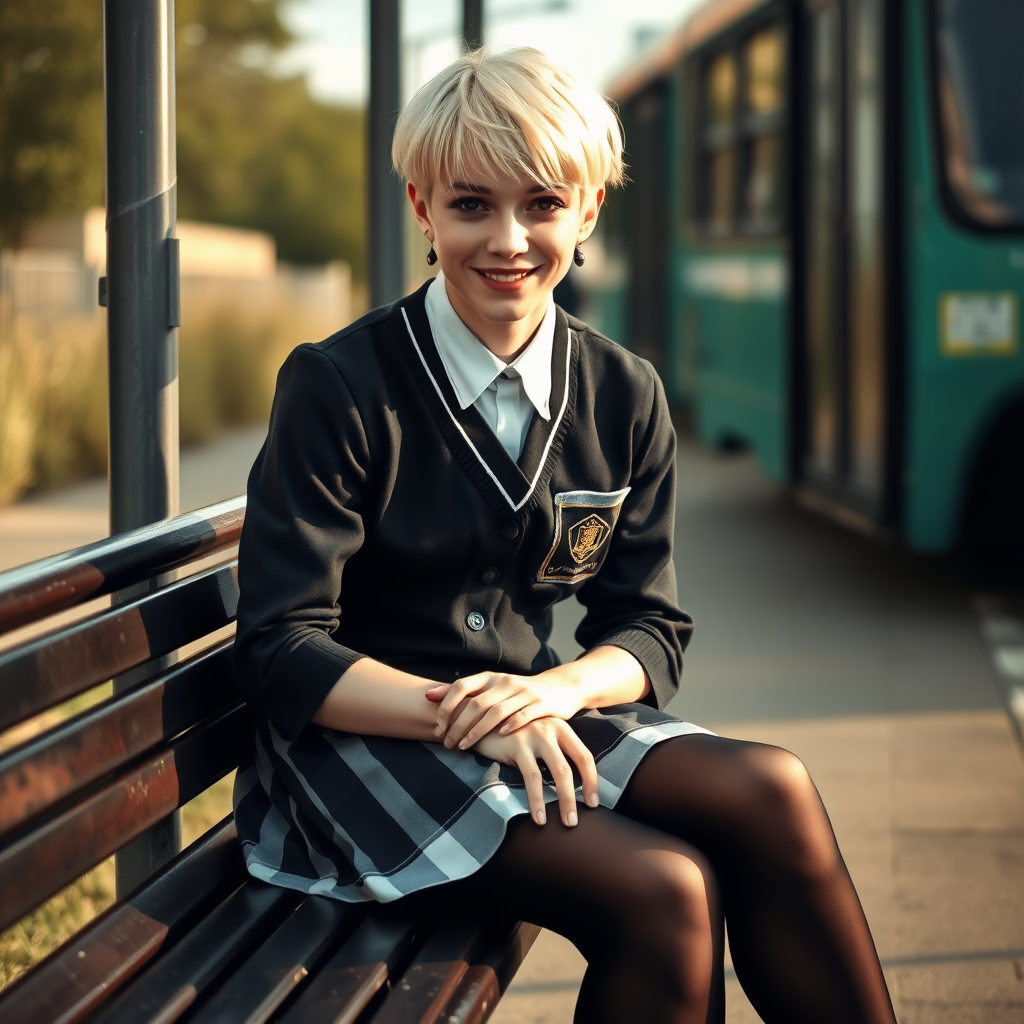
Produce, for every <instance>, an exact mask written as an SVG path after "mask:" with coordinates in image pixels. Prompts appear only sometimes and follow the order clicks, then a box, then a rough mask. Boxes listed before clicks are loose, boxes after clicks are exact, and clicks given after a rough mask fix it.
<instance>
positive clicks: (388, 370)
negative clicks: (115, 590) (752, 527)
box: [234, 286, 692, 737]
mask: <svg viewBox="0 0 1024 1024" xmlns="http://www.w3.org/2000/svg"><path fill="white" fill-rule="evenodd" d="M425 290H426V286H424V287H423V288H421V289H420V290H419V291H418V292H416V293H415V294H413V295H410V296H407V297H406V298H404V299H402V300H400V301H399V302H397V303H395V304H394V305H392V306H388V307H385V308H382V309H378V310H375V311H373V312H372V313H369V314H368V315H367V316H365V317H363V318H362V319H361V320H358V321H357V322H356V323H354V324H352V325H351V326H350V327H347V328H346V329H345V330H343V331H340V332H338V333H337V334H335V335H333V336H332V337H330V338H328V339H327V340H326V341H323V342H320V343H319V344H316V345H301V346H299V347H298V348H296V349H295V350H294V351H293V352H292V353H291V355H290V356H289V357H288V359H287V361H286V362H285V364H284V366H283V367H282V368H281V371H280V374H279V375H278V380H277V393H276V396H275V399H274V407H273V411H272V413H271V418H270V431H269V434H268V436H267V440H266V443H265V444H264V446H263V449H262V450H261V451H260V454H259V456H258V457H257V459H256V462H255V464H254V465H253V468H252V472H251V473H250V475H249V485H248V493H249V500H248V508H247V511H246V517H245V525H244V527H243V530H242V538H241V544H240V549H239V587H240V598H239V604H238V631H237V637H236V641H235V646H234V651H235V654H234V660H235V673H236V678H237V681H238V685H239V688H240V690H241V693H242V695H243V696H244V697H245V698H246V700H247V701H249V702H250V704H252V705H254V706H255V708H256V709H257V710H258V711H259V712H261V713H263V714H265V715H267V716H269V717H270V718H272V719H273V720H274V721H276V722H277V723H278V724H279V725H280V726H281V727H282V728H283V729H284V730H285V732H287V733H288V734H289V735H290V736H292V737H296V736H298V734H299V733H300V732H301V731H302V729H303V728H304V727H305V725H306V724H307V723H308V722H309V720H310V718H311V717H312V716H313V715H314V714H315V712H316V710H317V708H318V707H319V706H320V704H321V703H322V701H323V699H324V697H326V695H327V693H328V691H329V690H330V689H331V687H332V686H333V685H334V683H335V682H336V681H337V679H338V678H339V677H340V676H341V674H342V673H343V672H344V671H345V670H346V669H347V668H348V667H349V666H350V665H352V664H353V663H354V662H355V661H357V660H358V659H359V658H360V657H363V656H369V657H373V658H376V659H377V660H379V661H382V662H386V663H387V664H389V665H393V666H395V667H397V668H401V669H404V670H406V671H409V672H414V673H417V674H419V675H422V676H425V677H427V678H430V679H437V680H442V681H445V682H451V681H452V680H454V679H456V678H458V677H459V676H463V675H468V674H470V673H473V672H478V671H482V670H484V669H494V670H500V671H508V672H515V673H525V674H535V673H537V672H541V671H543V670H544V669H547V668H550V667H551V666H553V665H555V664H557V663H558V659H557V656H556V655H555V653H554V651H553V650H552V648H551V647H550V646H549V644H548V643H547V640H548V638H549V636H550V633H551V621H552V619H551V607H552V606H553V605H554V604H555V603H556V602H558V601H560V600H562V599H563V598H565V597H567V596H568V595H569V593H570V592H575V593H576V594H577V596H578V597H579V600H580V601H581V602H582V603H583V605H585V606H586V608H587V614H586V616H585V618H584V620H583V622H582V623H581V625H580V627H579V629H578V630H577V632H576V637H577V639H578V641H579V643H580V644H581V645H582V646H583V647H584V648H585V649H590V648H592V647H596V646H598V645H600V644H613V645H615V646H618V647H622V648H624V649H625V650H627V651H630V652H631V653H632V654H633V655H634V656H635V657H636V658H637V659H638V660H639V661H640V663H641V664H642V665H643V666H644V668H645V669H646V671H647V673H648V675H649V676H650V679H651V683H652V688H653V698H654V700H655V701H656V702H657V705H658V706H659V707H664V705H665V703H666V702H667V701H668V699H669V698H670V697H671V696H672V694H673V693H674V692H675V691H676V689H677V688H678V686H679V677H680V673H681V671H682V653H683V648H684V647H685V646H686V643H687V641H688V640H689V637H690V633H691V630H692V621H691V619H690V617H689V616H688V615H687V614H686V613H685V612H682V611H680V610H679V608H678V606H677V603H676V580H675V571H674V568H673V564H672V533H673V520H674V514H675V434H674V432H673V429H672V424H671V421H670V419H669V414H668V409H667V406H666V403H665V396H664V392H663V389H662V386H661V382H660V380H659V379H658V376H657V374H656V373H655V372H654V370H653V368H652V367H651V365H650V364H649V363H647V362H646V361H644V360H643V359H640V358H638V357H637V356H635V355H632V354H631V353H629V352H627V351H626V350H624V349H622V348H621V347H619V346H618V345H616V344H614V343H613V342H611V341H609V340H608V339H607V338H604V337H602V336H601V335H599V334H597V333H596V332H594V331H592V330H591V329H590V328H589V327H587V326H586V325H585V324H583V323H581V322H579V321H577V320H574V319H569V318H567V317H566V316H565V315H564V314H563V313H562V312H561V310H559V311H558V316H557V323H556V327H555V345H554V354H553V364H552V393H551V420H550V421H545V420H543V419H542V418H541V417H540V416H536V415H535V416H534V419H533V422H532V424H531V426H530V429H529V432H528V435H527V438H526V443H525V445H524V447H523V452H522V454H521V456H520V458H519V461H518V463H515V462H513V461H512V460H511V458H510V457H509V456H508V454H507V453H506V451H505V449H504V448H503V447H502V445H501V443H500V442H499V441H498V439H497V437H496V436H495V435H494V433H493V432H492V431H491V429H490V428H489V427H488V426H487V424H486V423H485V421H484V420H483V418H482V417H481V416H480V414H479V413H478V412H477V410H476V408H475V407H473V406H470V407H469V408H468V409H465V410H460V409H459V405H458V402H457V401H456V399H455V395H454V392H453V390H452V387H451V384H450V382H449V380H448V377H447V375H446V373H445V371H444V367H443V365H442V363H441V360H440V357H439V356H438V354H437V350H436V348H435V347H434V343H433V338H432V336H431V333H430V328H429V325H428V322H427V317H426V313H425V310H424V304H423V297H424V293H425ZM620 492H626V493H620Z"/></svg>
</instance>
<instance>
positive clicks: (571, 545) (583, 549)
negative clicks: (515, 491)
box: [537, 487, 629, 583]
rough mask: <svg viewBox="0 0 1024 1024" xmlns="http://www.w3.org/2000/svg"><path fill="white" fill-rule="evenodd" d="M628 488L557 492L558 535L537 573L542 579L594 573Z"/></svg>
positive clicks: (549, 580) (555, 580)
mask: <svg viewBox="0 0 1024 1024" xmlns="http://www.w3.org/2000/svg"><path fill="white" fill-rule="evenodd" d="M627 494H629V488H628V487H626V488H625V489H624V490H621V491H560V492H559V493H558V494H556V495H555V536H554V539H553V541H552V544H551V550H550V551H549V552H548V556H547V558H545V559H544V564H543V565H542V566H541V568H540V571H539V572H538V573H537V579H538V580H539V581H540V582H541V583H579V582H581V581H583V580H585V579H589V578H590V577H591V576H593V575H594V574H595V573H596V572H597V571H598V570H599V569H600V568H601V565H602V564H603V562H604V559H605V556H606V555H607V554H608V549H609V547H610V546H611V540H612V534H613V532H614V530H615V523H616V521H617V520H618V518H619V512H620V511H621V510H622V502H623V501H624V500H625V498H626V495H627Z"/></svg>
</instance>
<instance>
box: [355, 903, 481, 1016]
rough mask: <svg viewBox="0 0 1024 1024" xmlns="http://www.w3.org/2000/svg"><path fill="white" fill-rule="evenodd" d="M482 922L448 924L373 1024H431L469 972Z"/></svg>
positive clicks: (419, 956)
mask: <svg viewBox="0 0 1024 1024" xmlns="http://www.w3.org/2000/svg"><path fill="white" fill-rule="evenodd" d="M483 931H484V930H483V926H482V925H481V924H480V923H479V922H469V921H460V920H455V921H446V922H444V923H442V924H441V925H440V926H439V927H438V928H437V930H436V931H435V932H434V933H433V934H432V935H431V936H430V937H429V938H428V939H427V941H426V943H425V945H424V946H423V948H422V949H421V950H420V951H419V953H417V954H416V957H415V959H414V960H413V962H412V964H410V966H409V968H408V969H407V970H406V972H405V974H403V975H402V977H401V979H400V980H399V982H398V984H397V985H395V987H394V988H393V989H392V990H391V993H390V994H389V995H388V997H387V998H386V999H385V1000H384V1003H383V1005H382V1006H381V1008H380V1010H378V1011H377V1014H376V1015H375V1016H374V1018H373V1020H374V1024H431V1022H433V1021H436V1020H438V1019H439V1018H438V1013H439V1011H440V1010H441V1009H442V1008H443V1007H444V1005H445V1003H446V1002H447V1001H448V1000H449V998H451V996H452V994H453V993H454V992H455V990H456V987H457V986H458V984H459V982H460V981H462V979H463V977H464V976H465V974H466V971H467V970H468V969H469V963H470V959H471V957H472V956H473V954H474V953H475V952H476V950H477V949H479V947H480V945H481V942H482V940H483Z"/></svg>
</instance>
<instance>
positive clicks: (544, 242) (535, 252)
mask: <svg viewBox="0 0 1024 1024" xmlns="http://www.w3.org/2000/svg"><path fill="white" fill-rule="evenodd" d="M467 179H468V180H459V181H456V182H454V184H453V185H452V187H450V188H448V187H445V186H442V185H440V184H438V185H435V186H434V188H433V189H432V190H431V191H430V193H429V194H426V195H425V194H424V193H423V192H421V191H420V190H418V189H417V188H416V186H415V185H414V184H412V183H410V184H409V186H408V188H409V199H410V201H411V202H412V205H413V210H414V211H415V213H416V219H417V220H418V221H419V224H420V227H421V228H422V229H423V232H424V234H425V235H426V236H427V238H428V239H430V241H431V242H432V243H433V245H434V251H435V252H436V253H437V258H438V264H439V266H440V268H441V269H442V270H443V271H444V276H445V278H446V280H447V282H448V295H449V298H450V299H451V302H452V305H453V306H454V307H455V311H456V312H457V313H458V314H459V316H460V318H461V319H462V321H463V323H465V324H466V326H467V327H469V329H470V330H471V331H473V333H474V334H476V336H477V337H478V338H480V339H481V341H483V342H484V343H485V344H487V345H488V346H489V347H490V346H491V341H492V339H499V338H502V337H508V335H509V333H510V331H511V333H512V334H522V332H523V331H525V330H527V329H528V331H529V333H528V334H527V336H526V337H527V338H528V337H529V336H530V335H532V333H533V331H534V330H535V329H536V327H537V325H538V324H539V323H540V321H541V319H542V318H543V316H544V312H545V310H546V309H547V304H548V298H549V296H550V295H551V291H552V289H553V288H554V287H555V285H556V284H557V283H558V282H559V281H560V280H561V279H562V278H563V277H564V276H565V274H566V272H567V271H568V269H569V265H570V263H571V262H572V256H573V250H574V249H575V247H576V244H577V243H578V242H582V241H583V240H584V239H586V238H588V237H589V236H590V233H591V232H592V231H593V229H594V225H595V223H596V221H597V211H598V209H599V208H600V204H601V202H602V200H603V199H604V190H603V189H590V190H582V189H580V188H578V187H576V186H566V187H562V186H557V187H546V186H541V185H538V184H537V183H536V182H535V181H533V180H531V179H526V180H517V179H515V178H509V177H505V176H495V175H494V174H493V173H492V174H486V173H474V174H472V176H469V175H467ZM517 328H518V329H517ZM522 340H526V339H522Z"/></svg>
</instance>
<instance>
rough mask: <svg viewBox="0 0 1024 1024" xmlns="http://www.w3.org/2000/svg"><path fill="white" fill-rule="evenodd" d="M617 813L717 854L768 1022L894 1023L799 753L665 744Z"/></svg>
mask: <svg viewBox="0 0 1024 1024" xmlns="http://www.w3.org/2000/svg"><path fill="white" fill-rule="evenodd" d="M616 811H618V812H621V813H622V814H624V815H627V816H628V817H630V818H632V819H634V820H636V821H640V822H643V823H644V824H647V825H650V826H652V827H654V828H657V829H660V830H663V831H665V832H668V833H670V834H671V835H675V836H678V837H679V838H681V839H683V840H685V841H686V842H689V843H692V844H693V845H694V846H695V847H697V849H699V850H700V851H701V852H702V853H703V854H704V855H705V856H706V857H707V858H708V860H709V862H710V863H711V866H712V869H713V870H714V872H715V875H716V877H717V878H718V880H719V884H720V889H721V899H722V906H723V909H724V911H725V918H726V923H727V926H728V929H729V945H730V949H731V950H732V955H733V962H734V963H735V966H736V974H737V976H738V977H739V979H740V982H741V983H742V985H743V989H744V991H745V992H746V993H747V995H748V996H749V997H750V1001H751V1002H752V1003H753V1004H754V1007H755V1008H756V1009H757V1011H758V1013H759V1014H760V1015H761V1017H762V1018H763V1019H764V1020H765V1021H766V1022H767V1024H775V1022H779V1024H783V1022H784V1024H803V1022H806V1024H816V1022H820V1021H826V1020H827V1021H829V1022H831V1024H843V1022H849V1024H893V1022H894V1021H895V1016H894V1014H893V1010H892V1003H891V1002H890V1000H889V993H888V990H887V988H886V985H885V979H884V978H883V976H882V969H881V966H880V965H879V963H878V956H877V954H876V952H875V947H874V943H873V941H872V939H871V933H870V931H869V930H868V925H867V920H866V919H865V917H864V911H863V910H862V908H861V905H860V900H859V899H858V898H857V893H856V892H855V890H854V888H853V882H852V881H851V880H850V876H849V873H848V872H847V870H846V865H845V864H844V862H843V858H842V855H841V854H840V852H839V848H838V846H837V845H836V841H835V835H834V834H833V832H832V825H831V823H830V822H829V820H828V815H827V814H826V812H825V808H824V807H823V805H822V803H821V799H820V797H819V796H818V791H817V789H816V788H815V787H814V783H813V782H811V779H810V777H809V776H808V774H807V771H806V769H805V768H804V766H803V764H802V763H801V762H800V760H799V759H798V758H797V757H796V756H795V755H793V754H790V753H789V752H788V751H785V750H782V749H780V748H778V747H770V746H766V745H764V744H760V743H744V742H741V741H738V740H729V739H725V738H722V737H717V736H684V737H679V738H678V739H674V740H667V741H665V742H664V743H660V744H658V745H657V746H656V747H654V748H653V749H652V750H651V751H650V752H649V753H648V754H647V755H646V756H645V757H644V760H643V761H642V762H641V764H640V766H639V767H638V768H637V770H636V771H635V772H634V773H633V777H632V779H631V780H630V782H629V785H628V786H627V788H626V791H625V792H624V793H623V795H622V797H621V799H620V801H619V804H618V806H617V807H616Z"/></svg>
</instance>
